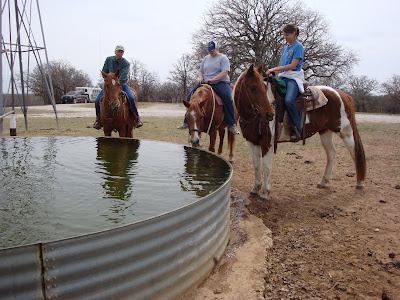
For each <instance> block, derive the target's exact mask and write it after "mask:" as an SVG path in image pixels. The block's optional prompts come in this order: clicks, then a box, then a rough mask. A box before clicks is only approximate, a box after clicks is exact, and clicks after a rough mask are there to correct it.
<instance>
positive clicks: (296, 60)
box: [265, 58, 300, 76]
mask: <svg viewBox="0 0 400 300" xmlns="http://www.w3.org/2000/svg"><path fill="white" fill-rule="evenodd" d="M299 61H300V58H293V60H292V62H291V63H290V64H288V65H285V66H279V67H274V68H271V69H268V70H267V72H265V73H266V74H267V76H268V75H269V74H271V72H280V71H292V70H294V69H296V66H297V64H298V63H299Z"/></svg>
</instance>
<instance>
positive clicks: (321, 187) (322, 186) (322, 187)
mask: <svg viewBox="0 0 400 300" xmlns="http://www.w3.org/2000/svg"><path fill="white" fill-rule="evenodd" d="M317 188H319V189H324V188H325V184H322V183H318V184H317Z"/></svg>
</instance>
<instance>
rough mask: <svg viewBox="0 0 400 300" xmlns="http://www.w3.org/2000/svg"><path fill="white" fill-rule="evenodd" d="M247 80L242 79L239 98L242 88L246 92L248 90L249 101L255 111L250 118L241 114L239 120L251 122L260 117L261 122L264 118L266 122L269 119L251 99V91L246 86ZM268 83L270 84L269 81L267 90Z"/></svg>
mask: <svg viewBox="0 0 400 300" xmlns="http://www.w3.org/2000/svg"><path fill="white" fill-rule="evenodd" d="M247 81H248V80H242V82H241V88H240V94H239V98H240V96H241V93H242V90H243V89H244V90H245V92H246V97H247V101H248V102H249V103H250V107H251V109H252V111H253V115H252V116H251V118H250V119H248V120H246V119H244V118H243V117H242V116H239V122H242V123H246V124H249V123H251V122H253V121H255V120H257V119H260V122H261V121H262V120H264V121H266V122H269V120H267V118H266V117H265V116H263V115H262V114H261V113H260V111H259V109H258V108H257V107H255V106H254V104H253V102H252V101H251V100H250V96H249V93H248V92H247V88H246V82H247ZM268 84H269V82H268V81H267V90H268ZM267 99H268V98H267ZM267 101H268V100H267Z"/></svg>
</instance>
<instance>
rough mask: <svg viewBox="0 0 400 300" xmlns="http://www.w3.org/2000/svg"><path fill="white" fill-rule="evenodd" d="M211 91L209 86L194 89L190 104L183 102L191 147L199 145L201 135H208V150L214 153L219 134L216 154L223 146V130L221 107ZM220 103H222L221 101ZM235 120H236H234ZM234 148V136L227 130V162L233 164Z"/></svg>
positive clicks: (224, 126)
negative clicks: (185, 108)
mask: <svg viewBox="0 0 400 300" xmlns="http://www.w3.org/2000/svg"><path fill="white" fill-rule="evenodd" d="M218 98H219V96H217V95H216V94H215V93H214V91H213V90H212V88H211V86H210V85H208V84H204V85H202V86H200V87H199V88H197V89H196V91H195V92H194V93H193V95H192V97H191V98H190V102H187V101H186V100H183V104H184V105H185V106H186V107H187V110H186V118H187V124H188V128H189V135H190V137H189V140H190V142H191V143H192V146H193V147H198V146H199V145H200V138H201V133H202V132H206V133H207V134H209V135H210V145H209V147H208V150H209V151H211V152H215V141H216V138H217V132H218V133H219V147H218V154H221V153H222V148H223V145H224V137H225V128H226V127H227V125H225V123H224V113H223V106H222V105H218V103H217V102H218V101H219V100H220V98H219V99H218ZM221 102H222V101H221ZM236 120H237V118H236ZM234 146H235V135H234V134H233V133H232V132H230V131H229V130H228V147H229V161H230V162H233V148H234Z"/></svg>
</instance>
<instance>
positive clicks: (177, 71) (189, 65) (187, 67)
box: [168, 54, 198, 99]
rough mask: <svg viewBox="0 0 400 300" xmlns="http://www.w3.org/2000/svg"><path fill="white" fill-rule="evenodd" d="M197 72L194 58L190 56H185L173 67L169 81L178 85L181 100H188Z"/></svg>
mask: <svg viewBox="0 0 400 300" xmlns="http://www.w3.org/2000/svg"><path fill="white" fill-rule="evenodd" d="M197 70H198V68H196V66H195V64H194V63H193V58H192V57H191V56H190V55H189V54H183V55H182V56H181V58H180V59H179V60H178V62H177V63H176V64H174V65H173V70H172V71H170V77H169V78H168V79H169V80H170V81H172V82H174V83H176V84H177V85H178V89H179V97H180V98H181V99H185V98H186V95H187V94H188V93H189V90H190V88H191V86H193V85H194V82H195V80H196V78H197V77H196V75H195V74H196V71H197Z"/></svg>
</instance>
